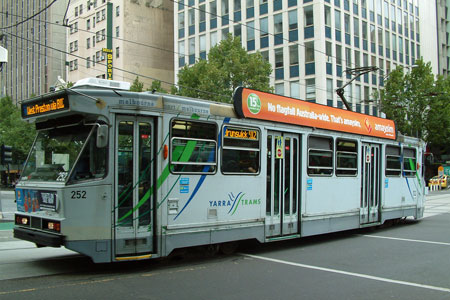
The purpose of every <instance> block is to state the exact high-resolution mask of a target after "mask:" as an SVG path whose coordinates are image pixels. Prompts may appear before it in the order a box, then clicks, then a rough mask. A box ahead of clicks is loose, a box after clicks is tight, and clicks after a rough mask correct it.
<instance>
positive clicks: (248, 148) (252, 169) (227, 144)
mask: <svg viewBox="0 0 450 300" xmlns="http://www.w3.org/2000/svg"><path fill="white" fill-rule="evenodd" d="M222 133H223V138H222V145H223V147H222V161H221V166H222V167H221V170H222V173H224V174H249V175H251V174H253V175H255V174H258V173H259V171H260V131H259V130H258V129H249V128H241V127H234V126H228V125H227V126H224V127H223V129H222Z"/></svg>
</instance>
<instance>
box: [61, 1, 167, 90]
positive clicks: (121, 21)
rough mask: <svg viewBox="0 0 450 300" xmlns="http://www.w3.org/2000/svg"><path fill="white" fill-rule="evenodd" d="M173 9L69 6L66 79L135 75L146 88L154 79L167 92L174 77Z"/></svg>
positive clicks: (131, 4) (148, 4)
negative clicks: (158, 81) (161, 84)
mask: <svg viewBox="0 0 450 300" xmlns="http://www.w3.org/2000/svg"><path fill="white" fill-rule="evenodd" d="M172 8H173V2H170V1H164V0H153V1H152V0H108V1H106V0H90V1H86V0H75V1H71V2H70V6H69V10H68V13H67V19H68V24H69V26H70V29H69V30H68V39H67V52H68V55H67V61H68V64H69V68H68V75H67V78H68V80H69V81H70V82H76V81H77V80H79V79H81V78H86V77H98V78H106V79H114V80H121V81H127V82H133V81H134V80H135V79H136V77H137V76H139V81H141V82H143V83H144V88H145V89H146V88H148V87H149V86H150V85H151V83H152V81H153V79H158V80H160V81H161V82H163V86H164V87H166V88H167V87H168V85H167V83H173V78H174V73H173V70H174V67H173V10H172ZM164 83H166V84H164ZM169 90H170V88H169Z"/></svg>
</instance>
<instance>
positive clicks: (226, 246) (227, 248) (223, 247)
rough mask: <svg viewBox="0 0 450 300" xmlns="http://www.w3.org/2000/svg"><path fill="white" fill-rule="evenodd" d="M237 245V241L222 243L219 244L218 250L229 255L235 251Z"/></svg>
mask: <svg viewBox="0 0 450 300" xmlns="http://www.w3.org/2000/svg"><path fill="white" fill-rule="evenodd" d="M238 246H239V243H238V242H228V243H222V244H220V252H222V253H223V254H225V255H230V254H233V253H234V252H235V251H236V249H237V248H238Z"/></svg>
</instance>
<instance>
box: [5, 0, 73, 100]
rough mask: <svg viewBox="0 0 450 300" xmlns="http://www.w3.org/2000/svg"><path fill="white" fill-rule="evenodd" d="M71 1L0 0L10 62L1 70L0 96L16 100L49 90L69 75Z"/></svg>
mask: <svg viewBox="0 0 450 300" xmlns="http://www.w3.org/2000/svg"><path fill="white" fill-rule="evenodd" d="M67 2H68V1H67V0H60V1H56V2H54V1H43V0H0V32H1V33H3V39H2V41H1V42H0V44H1V45H2V46H3V47H4V48H6V49H7V50H8V63H7V64H6V65H5V66H4V67H3V69H2V71H1V72H0V96H1V97H4V96H6V95H8V96H10V97H11V98H12V100H13V101H14V102H17V101H21V100H25V99H27V98H29V97H30V96H33V95H40V94H43V93H46V92H48V91H49V89H50V87H51V86H52V85H54V83H55V82H56V81H57V78H58V76H61V77H63V78H64V74H65V55H64V52H63V51H64V50H65V47H66V46H65V45H66V28H65V27H64V26H63V20H64V13H65V11H66V7H67Z"/></svg>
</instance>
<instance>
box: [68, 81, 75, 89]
mask: <svg viewBox="0 0 450 300" xmlns="http://www.w3.org/2000/svg"><path fill="white" fill-rule="evenodd" d="M74 84H75V83H73V82H72V81H68V82H67V86H66V88H68V89H70V88H71V87H73V85H74Z"/></svg>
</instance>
